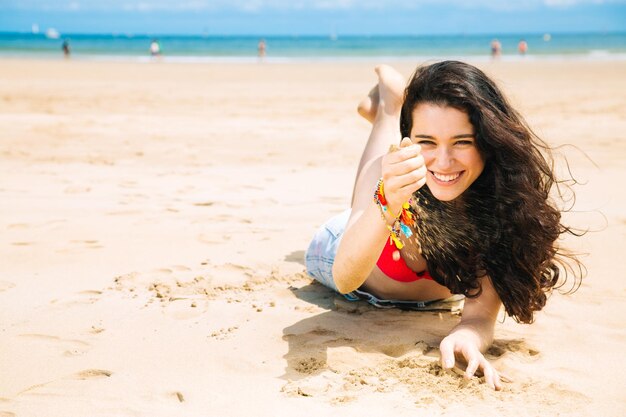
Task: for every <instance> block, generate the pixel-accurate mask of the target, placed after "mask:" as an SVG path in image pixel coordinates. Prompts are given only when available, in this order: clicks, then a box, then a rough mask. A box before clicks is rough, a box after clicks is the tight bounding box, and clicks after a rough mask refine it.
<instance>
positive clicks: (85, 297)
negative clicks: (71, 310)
mask: <svg viewBox="0 0 626 417" xmlns="http://www.w3.org/2000/svg"><path fill="white" fill-rule="evenodd" d="M101 296H102V291H98V290H85V291H80V292H77V293H75V294H74V295H72V296H69V297H66V298H62V299H54V300H52V301H50V304H53V305H56V306H62V307H70V306H75V305H84V304H94V303H96V302H98V301H100V298H101Z"/></svg>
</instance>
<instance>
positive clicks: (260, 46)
mask: <svg viewBox="0 0 626 417" xmlns="http://www.w3.org/2000/svg"><path fill="white" fill-rule="evenodd" d="M266 49H267V45H266V43H265V39H261V40H260V41H259V44H258V45H257V52H258V56H259V58H260V59H263V58H265V52H266Z"/></svg>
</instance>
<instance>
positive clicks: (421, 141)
mask: <svg viewBox="0 0 626 417" xmlns="http://www.w3.org/2000/svg"><path fill="white" fill-rule="evenodd" d="M417 144H418V145H422V146H424V145H427V146H428V145H434V144H435V141H433V140H428V139H422V140H419V141H417Z"/></svg>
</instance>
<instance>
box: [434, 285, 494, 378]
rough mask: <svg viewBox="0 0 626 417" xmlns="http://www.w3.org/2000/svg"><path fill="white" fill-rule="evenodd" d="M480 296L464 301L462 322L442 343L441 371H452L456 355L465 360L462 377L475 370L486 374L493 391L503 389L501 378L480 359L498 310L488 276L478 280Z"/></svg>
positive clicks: (471, 373)
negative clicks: (446, 369)
mask: <svg viewBox="0 0 626 417" xmlns="http://www.w3.org/2000/svg"><path fill="white" fill-rule="evenodd" d="M481 285H482V293H481V294H480V295H479V296H478V297H476V298H466V299H465V305H464V307H463V317H462V319H461V322H460V323H459V324H458V325H456V326H455V327H454V329H452V331H451V332H450V334H449V335H448V336H447V337H446V338H444V339H443V340H442V341H441V344H440V346H439V349H440V351H441V362H442V364H443V367H444V368H448V369H449V368H452V367H454V364H455V355H458V356H460V357H462V358H464V359H465V361H466V362H467V368H466V370H465V376H466V377H467V378H471V377H472V376H473V375H474V373H475V372H476V370H477V369H481V370H482V372H483V374H484V375H485V381H486V382H487V384H489V385H490V386H491V387H492V388H494V389H496V390H499V389H500V388H502V385H501V383H500V376H499V375H498V372H497V371H496V370H495V368H494V367H493V366H492V365H491V364H490V363H489V362H488V361H487V359H486V358H485V357H484V356H483V352H485V351H486V350H487V348H488V347H489V346H490V345H491V343H492V342H493V329H494V326H495V323H496V318H497V316H498V312H499V310H500V305H501V302H500V297H498V293H497V292H496V290H495V289H494V287H493V285H492V283H491V279H490V278H489V277H484V278H481Z"/></svg>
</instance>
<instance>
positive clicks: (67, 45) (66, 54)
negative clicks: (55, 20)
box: [61, 39, 72, 58]
mask: <svg viewBox="0 0 626 417" xmlns="http://www.w3.org/2000/svg"><path fill="white" fill-rule="evenodd" d="M61 50H62V51H63V56H64V57H65V58H69V57H70V54H71V53H72V51H71V50H70V41H69V40H67V39H64V40H63V44H62V45H61Z"/></svg>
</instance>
